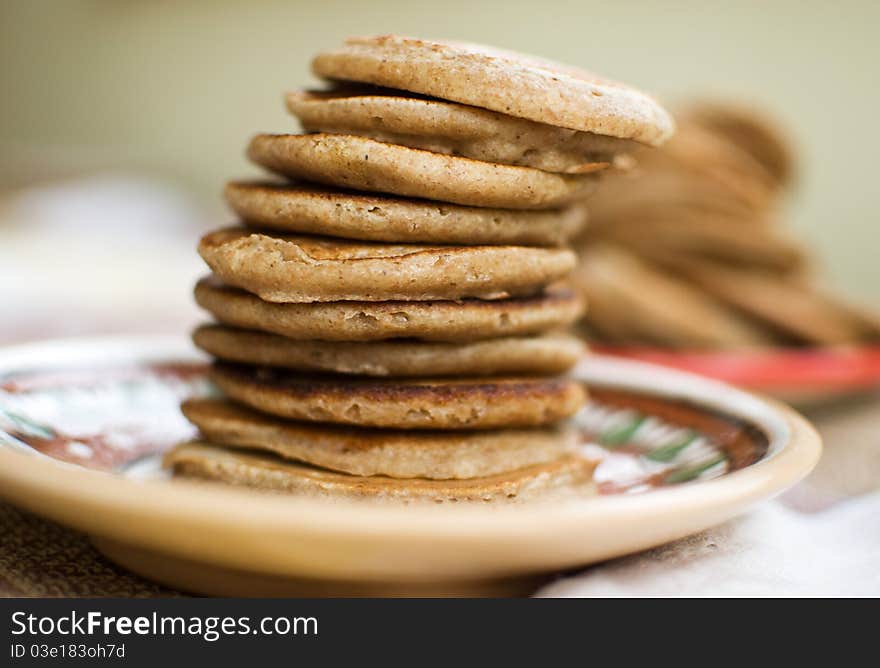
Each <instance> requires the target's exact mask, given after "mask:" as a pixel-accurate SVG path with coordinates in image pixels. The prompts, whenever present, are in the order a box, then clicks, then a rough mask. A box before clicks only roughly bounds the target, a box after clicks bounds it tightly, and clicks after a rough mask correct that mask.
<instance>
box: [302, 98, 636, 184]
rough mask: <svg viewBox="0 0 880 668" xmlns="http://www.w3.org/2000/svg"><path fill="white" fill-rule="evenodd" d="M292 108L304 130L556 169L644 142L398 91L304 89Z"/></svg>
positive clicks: (603, 160) (592, 162)
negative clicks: (407, 95)
mask: <svg viewBox="0 0 880 668" xmlns="http://www.w3.org/2000/svg"><path fill="white" fill-rule="evenodd" d="M287 108H288V109H289V110H290V112H291V113H292V114H293V115H294V116H296V117H297V118H299V121H300V123H301V124H302V127H303V129H304V130H306V131H308V132H326V133H339V134H348V135H357V136H359V137H369V138H370V139H375V140H377V141H381V142H387V143H389V144H400V145H402V146H409V147H410V148H419V149H423V150H425V151H431V152H433V153H443V154H446V155H460V156H464V157H465V158H472V159H474V160H481V161H484V162H496V163H499V164H502V165H519V166H521V167H534V168H536V169H543V170H545V171H548V172H561V173H566V174H586V173H589V172H594V171H598V170H601V169H604V168H606V167H608V166H609V165H610V164H611V163H612V162H614V159H615V157H617V156H620V155H623V154H626V153H632V152H633V151H636V150H638V148H639V144H637V143H635V142H631V141H628V140H626V139H617V138H614V137H607V136H604V135H596V134H593V133H590V132H578V131H576V130H567V129H565V128H557V127H553V126H552V125H545V124H543V123H535V122H534V121H528V120H524V119H521V118H514V117H513V116H506V115H504V114H499V113H497V112H494V111H488V110H486V109H479V108H477V107H471V106H466V105H462V104H457V103H455V102H446V101H444V100H432V99H424V98H416V97H404V96H403V95H401V94H400V93H396V92H394V91H382V92H381V93H380V92H374V91H373V90H372V89H366V90H358V89H352V90H349V89H341V90H331V91H322V92H314V91H298V92H295V93H289V94H288V95H287Z"/></svg>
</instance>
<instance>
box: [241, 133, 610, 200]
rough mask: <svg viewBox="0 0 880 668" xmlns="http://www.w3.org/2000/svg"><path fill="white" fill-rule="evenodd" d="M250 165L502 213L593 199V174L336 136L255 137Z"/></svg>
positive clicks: (373, 190) (294, 176)
mask: <svg viewBox="0 0 880 668" xmlns="http://www.w3.org/2000/svg"><path fill="white" fill-rule="evenodd" d="M248 157H249V158H250V159H251V160H252V161H253V162H255V163H257V164H258V165H261V166H263V167H265V168H266V169H268V170H270V171H272V172H275V173H276V174H281V175H282V176H287V177H292V178H295V179H304V180H306V181H314V182H316V183H323V184H325V185H332V186H338V187H340V188H353V189H354V190H367V191H370V192H382V193H391V194H394V195H403V196H406V197H422V198H424V199H430V200H439V201H442V202H452V203H454V204H464V205H468V206H486V207H497V208H503V209H552V208H557V207H560V206H562V205H565V204H569V203H571V202H573V201H575V200H577V199H581V198H583V197H586V196H587V195H589V194H590V193H591V192H592V191H593V190H594V189H595V186H596V183H597V181H596V176H595V175H592V174H554V173H551V172H545V171H542V170H540V169H534V168H532V167H514V166H511V165H499V164H497V163H493V162H481V161H479V160H471V159H470V158H462V157H459V156H452V155H443V154H441V153H432V152H430V151H422V150H420V149H415V148H408V147H406V146H399V145H397V144H387V143H384V142H379V141H375V140H373V139H366V138H364V137H356V136H353V135H339V134H312V135H265V134H264V135H257V136H256V137H254V138H253V139H252V140H251V143H250V146H249V147H248Z"/></svg>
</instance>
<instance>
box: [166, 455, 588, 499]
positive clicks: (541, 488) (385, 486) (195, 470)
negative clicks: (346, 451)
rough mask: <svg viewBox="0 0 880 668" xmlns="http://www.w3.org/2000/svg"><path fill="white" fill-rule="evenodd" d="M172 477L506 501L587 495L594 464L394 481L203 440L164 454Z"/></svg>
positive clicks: (330, 492)
mask: <svg viewBox="0 0 880 668" xmlns="http://www.w3.org/2000/svg"><path fill="white" fill-rule="evenodd" d="M164 463H165V466H166V467H168V468H170V469H171V470H172V471H173V472H174V473H175V475H179V476H182V477H186V478H195V479H200V480H213V481H218V482H224V483H228V484H232V485H241V486H245V487H251V488H255V489H262V490H268V491H275V492H287V493H291V494H298V495H302V496H310V497H323V498H332V499H348V500H357V499H375V500H387V501H402V502H407V501H433V502H435V503H443V502H447V501H449V502H456V501H484V502H487V501H495V502H497V501H512V500H528V499H533V498H540V497H541V496H546V495H548V494H550V493H553V492H556V493H568V494H570V493H572V492H579V493H589V492H591V491H592V485H591V482H592V473H593V469H594V467H595V462H592V461H590V460H587V459H584V458H583V457H580V456H577V455H569V456H566V457H564V458H561V459H557V460H555V461H553V462H549V463H545V464H537V465H534V466H529V467H527V468H523V469H519V470H518V471H514V472H511V473H504V474H500V475H494V476H487V477H483V478H471V479H468V480H425V479H422V478H410V479H407V480H400V479H397V478H387V477H385V476H367V477H363V476H351V475H346V474H343V473H335V472H333V471H327V470H324V469H318V468H314V467H311V466H306V465H303V464H294V463H292V462H288V461H285V460H283V459H279V458H278V457H275V456H272V455H256V454H252V453H243V452H240V451H236V450H230V449H226V448H223V447H220V446H216V445H214V444H211V443H207V442H204V441H197V442H193V443H185V444H183V445H179V446H177V447H176V448H174V449H173V450H171V451H170V452H168V453H167V454H166V455H165V460H164Z"/></svg>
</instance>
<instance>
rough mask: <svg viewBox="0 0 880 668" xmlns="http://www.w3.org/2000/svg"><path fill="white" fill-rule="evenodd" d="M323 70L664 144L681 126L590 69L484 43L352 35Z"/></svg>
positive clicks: (327, 55)
mask: <svg viewBox="0 0 880 668" xmlns="http://www.w3.org/2000/svg"><path fill="white" fill-rule="evenodd" d="M312 70H313V71H314V73H315V74H316V75H318V76H320V77H325V78H327V79H334V80H345V81H356V82H361V83H369V84H374V85H377V86H386V87H389V88H398V89H401V90H407V91H412V92H415V93H421V94H423V95H430V96H432V97H437V98H441V99H444V100H451V101H453V102H460V103H462V104H469V105H473V106H475V107H481V108H483V109H490V110H493V111H497V112H500V113H503V114H506V115H508V116H516V117H518V118H526V119H529V120H532V121H536V122H538V123H546V124H548V125H554V126H557V127H563V128H570V129H572V130H581V131H584V132H593V133H596V134H602V135H609V136H613V137H620V138H623V139H634V140H636V141H640V142H644V143H648V144H654V145H657V144H661V143H662V142H663V141H664V140H665V139H666V138H667V137H668V136H670V135H671V134H672V132H673V129H674V123H673V122H672V118H671V117H670V116H669V114H668V113H666V111H665V110H664V109H663V108H662V107H660V105H658V104H657V103H656V102H655V101H654V100H653V99H651V98H650V97H648V96H647V95H645V94H644V93H641V92H639V91H637V90H635V89H633V88H630V87H628V86H625V85H623V84H620V83H617V82H613V81H610V80H608V79H604V78H601V77H597V76H596V75H594V74H592V73H590V72H587V71H585V70H582V69H579V68H575V67H571V66H569V65H563V64H560V63H554V62H553V61H550V60H546V59H542V58H536V57H534V56H527V55H524V54H519V53H514V52H512V51H505V50H502V49H495V48H492V47H488V46H482V45H478V44H465V43H462V42H441V41H434V40H430V41H429V40H421V39H414V38H411V37H401V36H398V35H382V36H377V37H350V38H349V39H347V40H346V41H345V43H344V44H343V45H342V46H341V47H340V48H338V49H335V50H333V51H327V52H324V53H321V54H319V55H318V56H317V57H316V58H315V59H314V60H313V61H312Z"/></svg>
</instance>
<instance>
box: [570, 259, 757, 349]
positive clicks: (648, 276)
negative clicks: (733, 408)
mask: <svg viewBox="0 0 880 668" xmlns="http://www.w3.org/2000/svg"><path fill="white" fill-rule="evenodd" d="M575 280H576V281H577V283H578V285H579V286H580V287H581V289H582V290H583V291H584V293H585V294H586V296H587V299H589V301H590V312H589V316H588V318H587V323H588V325H589V326H590V327H592V328H595V329H596V330H597V331H599V332H600V333H601V334H603V335H604V336H605V337H607V338H609V339H610V340H613V341H615V342H617V343H620V344H627V345H635V344H651V345H662V346H673V347H681V348H742V347H756V346H761V345H765V344H767V343H769V342H770V341H771V337H770V336H769V334H768V333H767V332H766V331H765V330H764V328H762V327H761V326H760V325H757V324H752V323H751V322H750V321H749V320H748V319H746V318H743V317H741V316H739V315H738V314H737V313H736V312H735V311H733V310H732V309H730V308H728V307H726V306H724V305H723V304H721V303H719V302H718V301H717V300H715V299H713V298H712V297H710V296H708V295H706V294H704V293H703V292H702V291H701V290H700V289H699V288H698V287H696V286H693V285H690V284H689V283H688V282H686V281H682V280H681V279H680V278H678V277H676V276H672V275H669V274H668V273H667V272H664V271H662V270H660V269H658V268H656V267H655V266H653V265H651V264H650V263H648V262H645V261H643V260H641V259H639V258H638V257H636V256H635V255H631V254H630V253H628V252H627V251H625V250H623V249H621V248H617V247H615V246H612V245H611V244H598V243H597V244H594V245H593V246H591V247H587V248H586V250H585V252H584V254H583V256H582V260H581V264H580V266H579V267H578V271H577V273H576V275H575Z"/></svg>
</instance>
